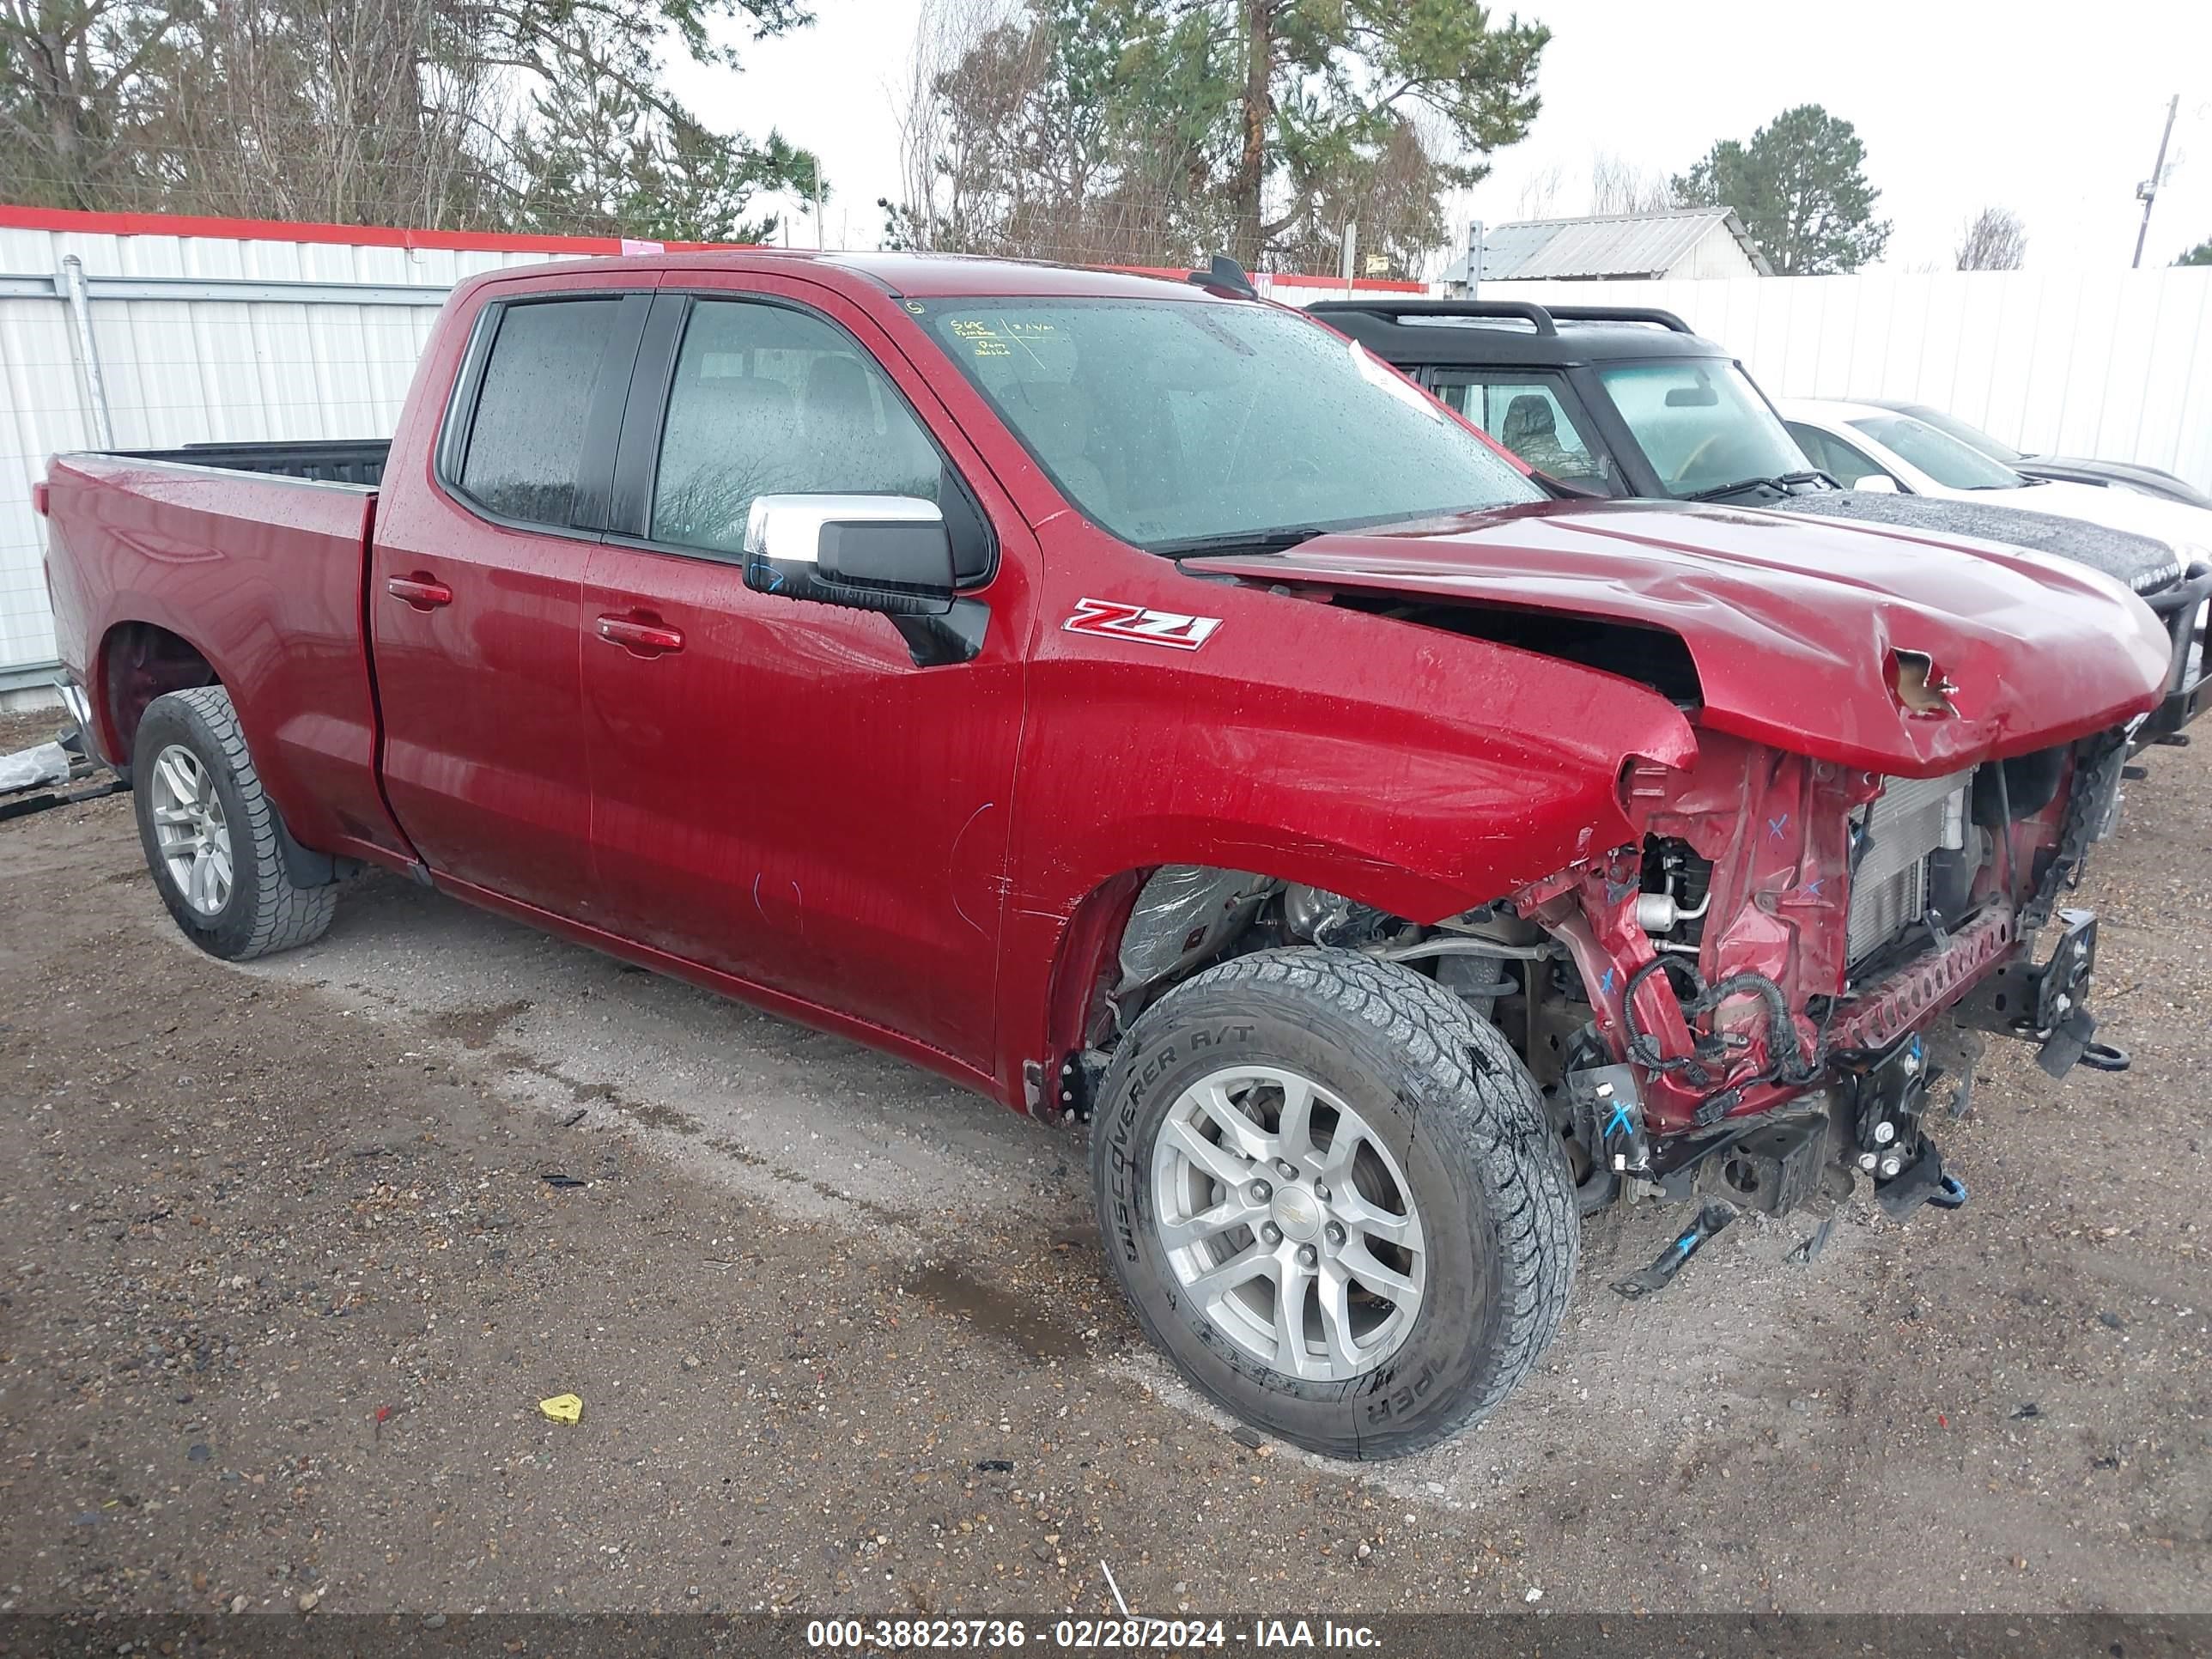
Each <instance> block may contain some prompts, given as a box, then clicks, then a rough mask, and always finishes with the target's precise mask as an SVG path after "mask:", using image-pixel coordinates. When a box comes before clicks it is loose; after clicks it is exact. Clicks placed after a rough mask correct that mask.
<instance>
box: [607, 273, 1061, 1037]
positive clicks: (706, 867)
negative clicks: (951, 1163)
mask: <svg viewBox="0 0 2212 1659" xmlns="http://www.w3.org/2000/svg"><path fill="white" fill-rule="evenodd" d="M616 470H617V482H616V487H615V497H616V501H615V513H616V515H617V518H618V519H625V520H627V522H625V523H623V524H622V525H621V526H619V527H618V528H617V530H616V531H615V532H611V533H610V535H609V536H608V538H607V539H606V540H605V543H604V544H601V545H600V546H599V548H598V549H596V550H594V552H593V554H592V562H591V565H590V568H589V570H588V571H587V573H586V579H585V582H584V594H583V622H584V627H583V642H582V646H581V652H582V658H583V676H584V684H583V704H584V721H583V724H584V730H585V733H586V744H587V745H588V748H589V750H590V755H591V771H592V844H593V848H594V852H595V854H596V857H597V863H598V869H599V879H600V884H601V886H602V888H603V889H604V890H605V891H606V893H607V894H608V896H609V900H610V902H611V903H612V904H614V905H617V906H618V907H619V908H620V909H621V910H622V912H623V914H624V915H625V916H626V917H627V918H628V919H629V925H630V927H631V928H632V929H633V930H634V932H635V936H636V937H638V938H639V939H641V940H642V941H643V942H645V943H647V944H649V945H653V946H655V947H657V948H659V949H661V950H664V951H669V952H671V953H672V954H674V955H677V956H679V957H684V958H685V959H687V960H690V961H692V962H696V963H701V964H702V965H704V966H707V967H708V968H712V969H717V970H719V971H720V972H723V973H727V974H731V975H737V976H738V977H740V978H742V979H744V980H747V981H751V982H752V983H754V984H757V985H759V986H763V987H768V988H769V989H771V990H774V991H776V992H781V993H782V994H786V995H788V996H792V997H795V998H798V999H799V1000H803V1001H805V1002H807V1003H811V1004H813V1005H816V1006H820V1007H823V1008H826V1009H829V1010H832V1011H834V1012H838V1013H841V1014H845V1015H848V1016H852V1017H855V1018H860V1019H863V1020H866V1021H867V1022H868V1023H870V1024H874V1025H877V1026H878V1027H882V1028H884V1029H887V1030H891V1031H895V1032H896V1033H898V1034H900V1035H901V1036H906V1037H909V1038H912V1039H915V1040H916V1041H918V1042H923V1043H926V1044H927V1045H929V1046H930V1047H932V1048H936V1049H939V1051H941V1052H944V1053H947V1054H953V1055H955V1056H957V1057H958V1058H960V1059H963V1060H968V1061H969V1062H971V1063H973V1064H976V1065H978V1066H988V1064H989V1056H990V1054H991V1052H992V1043H993V1041H994V1011H995V1000H996V998H995V993H996V975H997V963H998V943H999V926H1000V904H1001V901H1002V896H1003V894H1004V890H1005V876H1006V836H1007V826H1008V824H1009V823H1010V822H1011V817H1012V803H1013V773H1014V754H1015V744H1016V740H1017V738H1018V736H1019V733H1020V726H1021V718H1020V717H1021V706H1022V705H1021V699H1022V685H1023V664H1022V654H1021V653H1022V645H1023V641H1024V637H1025V635H1026V632H1027V630H1028V629H1029V627H1030V625H1031V623H1030V599H1029V595H1028V593H1027V591H1026V588H1025V586H1024V576H1023V574H1022V570H1023V562H1022V561H1021V559H1020V557H1019V556H1018V553H1019V549H1018V548H1017V549H1015V550H1014V551H1013V552H1012V553H1011V554H1009V556H1005V557H1003V558H1000V559H998V560H996V561H994V560H993V559H992V558H991V557H990V556H989V554H990V551H991V548H992V546H993V545H994V544H993V542H992V536H991V534H990V533H986V532H984V529H983V526H984V525H985V524H987V525H988V526H990V530H991V532H995V536H996V538H998V540H999V541H1000V542H1002V543H1006V544H1008V545H1009V547H1012V544H1013V538H1017V537H1019V538H1023V541H1022V544H1021V546H1022V547H1026V546H1028V545H1029V543H1028V541H1027V537H1028V532H1027V529H1026V527H1025V526H1024V524H1023V521H1022V520H1021V518H1020V515H1019V514H1018V513H1016V512H1015V511H1014V510H1013V509H1012V506H1011V504H1010V503H1008V502H1006V501H1005V500H1004V499H1003V498H1002V497H1000V495H998V494H997V492H996V487H995V483H994V481H993V480H992V479H991V478H990V477H989V475H988V473H987V471H985V470H984V468H983V467H982V465H981V461H980V459H977V458H976V457H975V456H974V454H973V453H972V452H970V451H969V450H968V449H967V447H966V444H965V441H964V439H963V438H962V437H961V436H960V435H959V434H958V433H957V430H956V429H954V428H953V425H952V422H951V419H950V418H949V417H947V416H943V415H942V413H941V411H939V410H938V408H937V406H936V404H935V402H934V399H933V398H932V396H931V394H930V393H929V392H928V389H927V386H926V385H925V384H924V383H923V382H922V381H921V379H920V377H919V376H917V375H915V374H914V373H913V371H912V370H911V369H910V368H908V366H907V365H906V364H905V362H904V360H903V359H902V358H900V357H899V356H897V355H896V349H895V348H893V347H891V346H890V344H889V343H887V342H884V341H883V340H882V338H881V337H880V335H878V334H877V333H876V331H874V329H873V326H872V324H870V323H869V322H868V320H867V319H866V317H865V315H863V314H862V313H860V312H858V310H857V309H856V308H854V307H849V306H848V304H847V303H846V302H845V301H842V300H841V299H839V298H838V297H837V296H835V295H829V294H828V293H827V292H826V291H824V290H822V289H817V288H815V287H813V286H812V285H811V284H808V283H800V282H797V281H792V280H788V279H782V278H762V277H751V278H748V279H745V282H744V287H742V288H738V287H724V286H721V285H720V284H719V283H718V284H716V285H715V286H714V287H711V288H708V287H705V286H703V285H702V287H701V288H700V289H696V290H695V291H691V292H679V293H671V292H670V291H669V290H668V289H665V288H664V289H663V290H662V293H661V296H660V298H659V300H658V301H656V304H655V307H654V312H653V318H652V319H651V320H650V322H649V323H648V325H647V331H646V337H645V343H644V346H643V348H642V349H641V351H640V354H639V358H638V368H637V372H636V376H635V379H634V380H633V382H632V385H631V388H630V395H629V405H628V410H627V412H626V414H625V416H624V419H623V434H622V440H621V446H620V450H619V453H618V456H617V463H616ZM787 493H800V494H819V493H826V494H837V495H908V496H913V495H920V496H924V497H927V498H929V499H933V500H936V501H938V502H939V505H940V506H941V507H943V508H944V509H945V513H946V516H947V518H948V519H952V518H955V517H956V516H957V515H958V514H960V513H969V514H975V515H979V516H977V517H975V518H974V519H972V520H970V521H971V522H973V523H975V525H976V526H977V531H978V540H977V541H976V542H975V544H973V545H975V546H978V547H980V548H981V553H982V556H981V558H980V560H979V559H978V558H977V557H976V556H974V555H973V554H969V555H963V559H964V560H965V564H964V568H963V569H962V571H961V574H962V576H963V588H964V590H965V591H967V592H969V593H970V594H971V595H972V596H973V597H975V598H976V599H981V600H982V601H983V602H985V603H987V605H989V607H990V618H989V622H988V625H987V633H986V635H985V638H984V641H983V645H982V648H981V653H979V654H978V655H977V656H976V657H975V659H974V660H972V661H969V662H962V663H945V664H938V665H929V666H920V665H917V664H916V663H915V659H914V657H913V655H912V654H910V653H909V652H908V647H907V645H906V643H905V642H904V641H903V640H902V637H901V636H900V635H899V633H898V631H897V630H896V629H895V628H894V627H893V625H892V623H891V622H890V619H889V618H887V617H882V616H878V615H874V614H872V613H869V612H866V611H857V610H849V609H845V608H842V607H839V606H836V605H825V604H818V603H801V602H798V601H794V600H793V599H785V598H781V597H779V596H776V595H774V594H769V593H761V592H753V591H751V590H750V589H749V588H747V587H746V586H745V584H744V571H743V568H742V556H743V555H742V550H743V542H744V528H745V523H746V518H747V514H748V512H749V510H750V505H751V502H752V501H753V499H754V498H755V497H756V496H758V495H769V494H787ZM957 545H959V544H957V543H956V546H957Z"/></svg>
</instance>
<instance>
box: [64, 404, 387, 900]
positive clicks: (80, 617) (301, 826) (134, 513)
mask: <svg viewBox="0 0 2212 1659" xmlns="http://www.w3.org/2000/svg"><path fill="white" fill-rule="evenodd" d="M385 447H386V446H385V445H383V444H382V443H376V444H373V445H372V444H367V443H349V444H342V445H340V444H205V445H198V444H196V445H193V446H191V447H188V448H185V449H182V450H169V451H161V452H154V453H135V454H134V453H117V452H106V451H87V452H81V453H75V454H66V455H58V456H56V457H55V458H54V460H53V463H52V468H51V470H50V471H49V473H48V482H47V487H46V488H47V501H46V512H47V520H48V533H49V537H50V540H51V542H52V549H53V551H54V553H55V554H56V555H57V556H53V557H50V558H49V560H48V561H47V569H48V574H49V579H50V580H51V582H52V588H53V598H54V611H55V616H56V619H57V632H58V635H59V637H60V640H61V641H62V644H63V659H64V665H65V666H66V667H67V668H68V669H69V670H70V672H71V673H72V674H74V675H75V676H76V678H78V679H79V680H80V681H82V683H83V684H85V685H87V686H88V687H91V688H98V689H99V695H96V696H94V700H93V701H94V706H95V707H96V708H100V709H101V710H102V711H103V714H104V718H103V719H102V720H100V727H101V729H100V731H99V732H98V733H97V735H98V737H99V739H100V747H101V748H102V749H103V750H105V751H106V753H107V755H108V756H109V757H111V758H112V759H114V760H117V761H119V762H125V763H127V762H128V761H129V760H130V758H131V742H132V738H133V736H134V734H135V732H136V728H137V716H138V714H139V713H140V712H141V711H142V710H143V708H144V707H145V705H146V704H147V703H148V702H150V701H151V700H152V699H153V697H155V696H159V695H160V694H161V692H163V691H167V690H176V689H178V687H179V685H182V684H204V682H205V680H206V679H207V678H212V677H213V676H212V673H211V671H207V670H206V669H205V668H204V664H206V663H220V664H222V675H221V678H222V683H223V684H224V685H225V687H226V688H227V689H228V690H229V692H230V694H231V697H232V700H233V702H234V704H235V705H236V708H237V711H238V718H239V721H240V725H241V726H243V727H244V728H245V732H246V741H247V744H248V745H249V746H250V748H251V749H252V753H253V757H254V762H255V764H256V768H257V769H258V771H259V773H260V774H261V781H262V783H263V785H264V787H265V788H266V789H267V790H268V792H269V795H270V799H272V800H274V801H275V802H276V805H277V807H278V810H279V811H282V812H283V815H284V818H285V821H286V822H287V823H289V824H290V825H291V827H292V829H293V832H294V833H295V835H296V836H298V837H299V838H300V840H301V842H304V843H306V844H307V845H308V846H312V847H316V848H321V849H324V850H326V851H331V852H340V853H348V854H356V855H357V856H358V855H367V854H370V851H371V849H374V850H376V851H380V852H383V853H385V854H387V855H390V854H402V853H403V851H404V848H405V845H406V843H405V842H404V838H402V837H401V836H400V834H399V832H398V826H397V825H395V824H394V823H392V819H391V817H390V815H389V814H388V813H387V812H386V810H385V806H384V803H383V798H382V794H381V792H380V790H379V789H378V787H377V782H376V770H375V747H376V735H377V723H376V709H375V692H374V683H373V680H372V678H371V674H370V669H369V661H368V650H367V647H366V644H365V642H364V641H363V638H362V583H363V581H364V580H365V574H366V570H367V557H368V544H369V535H370V532H371V530H372V528H373V526H374V523H375V515H376V506H377V493H376V490H375V489H374V488H373V487H371V486H369V485H368V484H365V483H358V482H352V481H347V482H339V481H337V480H336V479H331V478H319V477H312V476H310V475H309V473H308V472H307V471H303V469H308V468H316V469H320V470H322V471H339V470H342V469H344V468H354V469H356V470H359V469H362V468H367V467H371V466H373V467H374V470H375V471H378V472H381V471H382V465H383V455H384V450H385ZM79 654H82V655H86V656H88V657H90V658H91V660H89V661H78V660H75V658H76V656H77V655H79Z"/></svg>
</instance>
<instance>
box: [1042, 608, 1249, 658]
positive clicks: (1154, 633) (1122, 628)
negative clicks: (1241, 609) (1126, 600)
mask: <svg viewBox="0 0 2212 1659" xmlns="http://www.w3.org/2000/svg"><path fill="white" fill-rule="evenodd" d="M1060 626H1061V627H1063V628H1065V629H1066V630H1067V631H1068V632H1069V633H1071V634H1103V635H1106V636H1107V637H1108V638H1109V639H1116V640H1141V641H1144V642H1145V643H1146V645H1164V646H1168V647H1171V648H1172V649H1174V650H1176V651H1195V650H1197V649H1198V647H1200V646H1201V645H1204V644H1205V643H1206V641H1208V640H1209V639H1211V638H1212V637H1213V630H1214V629H1217V628H1218V627H1220V626H1221V618H1220V617H1186V616H1183V615H1182V614H1181V613H1180V612H1179V611H1150V610H1147V609H1146V607H1144V606H1143V605H1125V604H1123V603H1122V602H1121V600H1119V599H1078V600H1077V601H1076V602H1075V614H1074V615H1073V616H1072V617H1069V618H1068V619H1067V620H1066V622H1064V623H1061V624H1060Z"/></svg>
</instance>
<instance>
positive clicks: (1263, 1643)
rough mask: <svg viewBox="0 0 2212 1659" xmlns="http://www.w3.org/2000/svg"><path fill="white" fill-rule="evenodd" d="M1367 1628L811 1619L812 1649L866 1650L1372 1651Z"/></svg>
mask: <svg viewBox="0 0 2212 1659" xmlns="http://www.w3.org/2000/svg"><path fill="white" fill-rule="evenodd" d="M1376 1639H1377V1638H1376V1633H1375V1632H1373V1631H1372V1630H1371V1629H1370V1628H1369V1627H1368V1626H1365V1625H1354V1624H1344V1625H1340V1624H1338V1623H1336V1622H1335V1621H1334V1620H1328V1619H1323V1620H1318V1621H1316V1620H1305V1619H1255V1620H1253V1621H1252V1624H1251V1626H1250V1628H1249V1629H1247V1630H1239V1629H1235V1628H1233V1627H1231V1626H1227V1625H1225V1624H1224V1622H1223V1621H1222V1620H1218V1619H1212V1620H1207V1619H1137V1618H1125V1619H1060V1620H1054V1622H1053V1623H1052V1624H1050V1625H1048V1626H1046V1625H1040V1626H1038V1627H1037V1628H1036V1630H1035V1631H1032V1630H1031V1629H1030V1626H1029V1625H1028V1623H1027V1621H1025V1620H1020V1619H878V1620H860V1619H828V1620H812V1621H810V1622H809V1623H808V1625H807V1626H806V1644H807V1646H808V1647H810V1648H816V1649H826V1650H832V1651H835V1650H860V1651H867V1650H878V1651H892V1652H898V1651H906V1650H923V1649H961V1648H965V1649H968V1650H981V1651H983V1652H991V1651H994V1650H1009V1649H1015V1648H1024V1647H1029V1646H1031V1645H1035V1646H1036V1647H1040V1648H1048V1649H1052V1650H1059V1651H1063V1652H1099V1651H1108V1650H1119V1651H1124V1652H1156V1651H1165V1652H1178V1651H1186V1650H1195V1649H1205V1648H1215V1649H1219V1648H1226V1647H1230V1646H1231V1645H1232V1644H1233V1645H1236V1646H1240V1647H1247V1648H1251V1649H1255V1650H1261V1651H1266V1650H1292V1649H1298V1648H1336V1649H1351V1650H1360V1649H1367V1648H1372V1647H1373V1646H1375V1645H1376Z"/></svg>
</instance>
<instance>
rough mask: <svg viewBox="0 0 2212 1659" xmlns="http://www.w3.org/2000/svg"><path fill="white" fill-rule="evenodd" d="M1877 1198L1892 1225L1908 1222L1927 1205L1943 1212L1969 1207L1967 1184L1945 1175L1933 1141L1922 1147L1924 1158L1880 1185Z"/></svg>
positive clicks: (1941, 1158) (1879, 1183) (1918, 1159)
mask: <svg viewBox="0 0 2212 1659" xmlns="http://www.w3.org/2000/svg"><path fill="white" fill-rule="evenodd" d="M1874 1195H1875V1200H1876V1201H1877V1202H1878V1203H1880V1204H1881V1209H1882V1213H1883V1214H1884V1215H1886V1216H1887V1217H1888V1218H1890V1219H1891V1220H1892V1221H1902V1220H1904V1219H1905V1217H1907V1216H1909V1215H1911V1213H1912V1212H1914V1211H1915V1210H1917V1209H1918V1208H1919V1207H1920V1206H1922V1205H1923V1204H1932V1205H1933V1206H1935V1207H1936V1208H1937V1209H1939V1210H1963V1209H1965V1208H1966V1182H1963V1181H1961V1180H1960V1179H1959V1177H1958V1176H1954V1175H1947V1174H1946V1173H1944V1170H1943V1155H1942V1153H1941V1152H1937V1151H1936V1143H1935V1142H1934V1141H1932V1140H1930V1141H1925V1142H1923V1144H1922V1151H1921V1153H1920V1156H1919V1157H1918V1158H1917V1159H1915V1160H1914V1161H1913V1163H1912V1165H1911V1167H1910V1168H1909V1169H1906V1170H1903V1171H1901V1172H1900V1173H1899V1174H1897V1175H1894V1176H1891V1177H1890V1178H1889V1179H1888V1180H1887V1181H1883V1182H1876V1183H1875V1189H1874Z"/></svg>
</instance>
